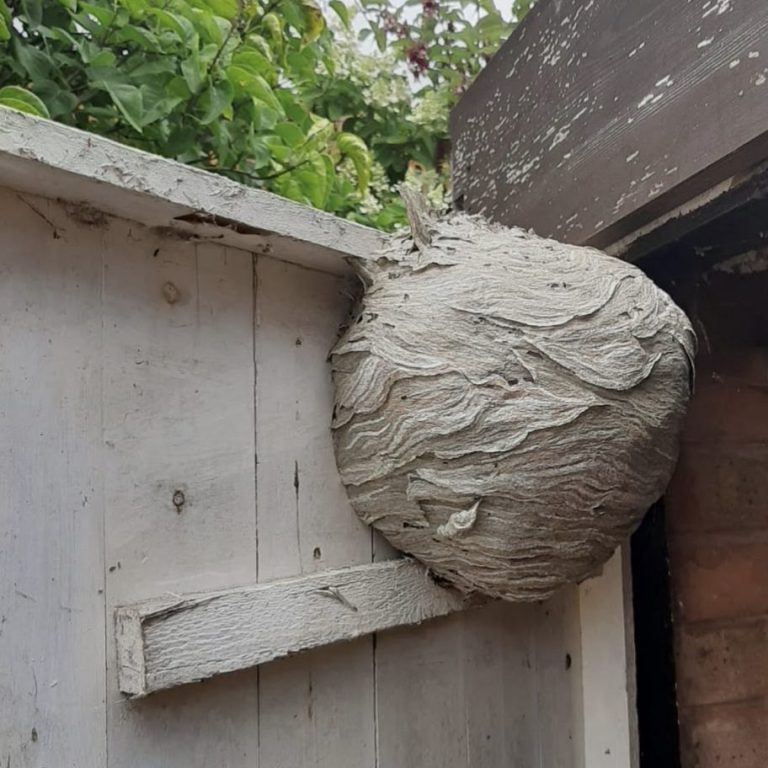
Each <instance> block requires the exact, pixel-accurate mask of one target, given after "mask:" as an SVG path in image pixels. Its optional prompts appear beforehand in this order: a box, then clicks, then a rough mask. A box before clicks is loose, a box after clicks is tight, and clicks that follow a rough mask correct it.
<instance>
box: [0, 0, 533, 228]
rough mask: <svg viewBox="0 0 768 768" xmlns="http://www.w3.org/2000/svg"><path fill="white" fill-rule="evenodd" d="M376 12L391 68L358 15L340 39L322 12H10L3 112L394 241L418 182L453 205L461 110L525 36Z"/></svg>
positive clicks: (31, 3)
mask: <svg viewBox="0 0 768 768" xmlns="http://www.w3.org/2000/svg"><path fill="white" fill-rule="evenodd" d="M362 1H363V6H364V14H365V15H364V20H365V23H364V25H363V26H364V28H363V30H362V32H361V36H362V37H363V38H365V37H366V36H373V38H375V40H376V42H377V43H378V45H379V48H380V49H381V51H380V52H370V53H363V52H362V51H361V47H360V44H359V43H358V42H357V40H356V39H355V36H354V34H353V33H352V31H351V27H352V26H353V25H354V24H355V21H354V20H353V19H351V18H350V15H351V14H350V11H349V9H348V8H347V7H346V6H345V5H344V4H343V2H342V0H330V2H329V5H330V7H331V8H332V9H333V12H334V18H335V19H336V21H335V26H336V28H335V29H333V30H331V29H329V27H328V24H327V23H326V22H327V20H326V18H325V17H324V16H323V14H322V12H321V11H320V9H319V7H318V6H317V5H316V3H315V0H88V1H86V0H0V105H4V106H8V107H12V108H14V109H20V110H22V111H26V112H30V113H32V114H37V115H41V116H45V117H48V116H50V117H51V118H53V119H55V120H58V121H60V122H64V123H67V124H70V125H74V126H77V127H79V128H82V129H85V130H88V131H92V132H94V133H99V134H102V135H105V136H108V137H110V138H112V139H115V140H117V141H121V142H124V143H126V144H130V145H133V146H136V147H139V148H141V149H144V150H147V151H150V152H155V153H158V154H161V155H165V156H168V157H172V158H174V159H176V160H179V161H181V162H185V163H191V164H194V165H197V166H199V167H202V168H206V169H208V170H211V171H214V172H217V173H222V174H225V175H227V176H230V177H232V178H235V179H237V180H239V181H242V182H244V183H247V184H251V185H254V186H258V187H261V188H265V189H268V190H271V191H273V192H276V193H278V194H280V195H283V196H285V197H289V198H291V199H294V200H297V201H300V202H303V203H307V204H310V205H313V206H315V207H318V208H323V209H325V210H329V211H332V212H334V213H336V214H339V215H342V216H347V217H350V218H353V219H356V220H358V221H361V222H363V223H367V224H371V225H373V226H377V227H380V228H383V229H392V228H393V227H394V226H397V225H399V224H402V223H403V222H404V221H405V213H404V210H403V206H402V204H401V202H400V200H399V197H398V196H397V193H396V185H397V184H398V183H399V182H401V181H402V180H403V179H408V180H409V181H410V182H412V183H417V184H419V185H421V186H422V188H424V190H425V191H427V192H428V193H430V194H431V195H432V197H433V198H434V199H435V200H438V199H441V198H442V197H443V196H444V194H445V190H446V188H447V168H446V166H445V162H444V161H445V158H446V156H447V114H448V110H449V108H450V106H451V105H452V104H453V103H454V102H455V100H456V98H457V97H458V95H459V94H460V93H461V92H462V91H463V90H464V89H465V88H466V86H467V84H468V83H469V82H470V81H471V79H472V78H473V77H474V75H475V74H476V73H477V72H478V71H479V70H480V68H481V66H482V65H483V63H484V61H485V60H486V59H487V57H488V56H489V55H490V53H492V52H493V51H494V50H495V49H496V48H497V47H498V45H499V43H500V42H501V40H502V39H503V38H504V37H505V36H506V34H508V32H509V31H510V28H511V26H510V24H509V23H507V22H504V21H503V19H502V18H501V16H500V15H499V13H498V11H496V9H495V7H494V6H493V3H492V0H479V5H478V4H476V3H475V2H474V0H473V2H472V3H469V2H468V0H440V2H439V4H438V3H437V2H436V0H406V5H405V6H404V7H397V6H394V5H392V4H391V2H392V0H362ZM528 2H529V0H517V4H516V9H517V11H518V12H521V11H522V10H525V7H526V6H527V4H528ZM6 3H7V4H6ZM468 9H470V10H472V12H473V13H474V14H475V17H476V18H474V19H472V18H470V14H469V10H468ZM409 19H410V20H409ZM357 25H358V26H359V21H358V22H357Z"/></svg>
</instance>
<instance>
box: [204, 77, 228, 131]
mask: <svg viewBox="0 0 768 768" xmlns="http://www.w3.org/2000/svg"><path fill="white" fill-rule="evenodd" d="M233 96H234V89H233V87H232V84H231V83H230V82H229V81H228V80H220V81H218V82H216V83H210V84H209V85H208V87H207V88H206V89H205V90H204V91H203V93H202V95H201V96H200V107H201V109H202V111H203V114H202V116H201V117H200V122H201V123H202V124H203V125H208V124H209V123H212V122H213V121H214V120H216V118H218V117H220V116H221V115H222V114H224V113H225V112H227V111H228V110H229V108H230V107H231V106H232V98H233Z"/></svg>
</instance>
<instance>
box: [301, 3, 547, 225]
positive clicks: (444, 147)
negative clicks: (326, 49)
mask: <svg viewBox="0 0 768 768" xmlns="http://www.w3.org/2000/svg"><path fill="white" fill-rule="evenodd" d="M361 3H362V8H363V17H364V22H365V23H364V25H363V29H362V30H361V32H360V35H359V36H360V38H361V40H363V41H366V40H369V39H373V40H375V42H376V45H377V48H378V54H376V53H373V54H367V55H366V54H363V53H362V52H361V50H360V46H359V45H355V44H354V43H351V42H350V41H348V40H347V41H344V40H341V41H338V42H337V45H336V50H337V56H336V57H335V60H336V61H337V66H336V77H335V78H334V77H332V76H331V77H329V79H328V80H325V81H324V85H323V87H322V89H320V92H319V95H317V94H316V95H315V97H314V98H315V103H316V105H317V106H318V108H319V110H320V111H321V112H322V113H323V114H326V115H327V116H328V117H330V118H331V119H334V120H338V119H343V120H344V125H345V126H347V127H348V129H349V130H351V131H353V132H354V133H355V134H357V135H359V136H361V137H362V138H363V139H364V140H365V141H366V142H367V144H368V145H369V147H370V148H371V152H372V155H373V157H374V170H373V178H374V183H373V184H372V186H371V189H370V192H369V194H368V195H367V197H366V199H365V200H364V201H363V203H362V204H361V205H358V207H357V208H356V210H354V211H352V212H350V214H349V215H350V216H351V217H352V218H355V219H357V220H359V221H362V222H364V223H368V224H372V225H373V226H377V227H380V228H383V229H389V228H391V227H392V226H393V225H395V224H402V223H403V222H404V221H405V212H404V209H403V206H402V203H401V201H400V198H399V195H398V194H397V189H396V184H397V183H398V182H400V181H402V180H403V179H405V180H406V181H407V182H408V183H410V184H413V185H415V186H418V187H420V189H421V191H422V192H423V193H424V194H426V195H427V196H428V197H429V198H430V199H431V200H432V201H433V203H435V204H437V205H440V204H442V203H444V202H446V201H447V198H448V195H449V175H450V174H449V168H448V155H449V142H448V113H449V112H450V109H451V107H452V106H453V105H454V104H455V103H456V101H457V100H458V99H459V98H460V96H461V94H462V93H464V91H465V90H466V89H467V87H468V86H469V84H470V83H471V82H472V80H473V79H474V78H475V77H476V76H477V74H478V73H479V72H480V70H481V69H482V68H483V66H485V64H486V63H487V62H488V60H489V59H490V57H491V55H492V54H493V53H495V51H496V50H497V49H498V48H499V46H500V45H501V43H502V42H503V41H504V40H505V39H506V38H507V37H508V36H509V34H510V33H511V32H512V30H513V29H514V27H515V25H516V23H517V22H518V21H519V20H520V19H521V18H522V17H523V16H524V15H525V14H526V13H527V12H528V10H529V8H530V7H531V5H532V3H533V0H514V2H513V3H512V16H513V17H512V19H511V20H505V19H504V18H503V17H502V15H501V14H500V13H499V11H498V10H497V8H496V6H495V5H494V2H493V0H439V1H438V0H404V2H401V3H400V4H396V3H393V2H392V0H361ZM330 74H331V73H329V75H330Z"/></svg>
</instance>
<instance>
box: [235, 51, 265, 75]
mask: <svg viewBox="0 0 768 768" xmlns="http://www.w3.org/2000/svg"><path fill="white" fill-rule="evenodd" d="M232 64H233V65H235V66H237V67H240V68H241V69H245V70H246V71H248V72H251V73H252V74H255V75H261V76H262V77H264V78H267V77H270V76H271V75H273V74H274V73H275V68H274V66H273V65H272V62H271V61H269V60H268V59H267V58H266V57H265V56H264V55H263V54H262V53H260V52H259V51H257V50H255V49H253V48H248V47H243V48H241V49H240V50H239V51H238V52H237V53H235V54H234V56H232Z"/></svg>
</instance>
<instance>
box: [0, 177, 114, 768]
mask: <svg viewBox="0 0 768 768" xmlns="http://www.w3.org/2000/svg"><path fill="white" fill-rule="evenodd" d="M0 208H2V210H3V245H2V249H0V434H2V446H1V447H0V574H1V576H0V765H2V766H4V768H7V766H25V768H33V767H39V768H42V767H43V766H52V765H57V766H59V765H60V766H90V765H94V766H95V765H104V764H105V761H106V745H105V725H106V713H105V701H104V685H105V680H104V675H105V672H104V594H103V587H104V569H103V550H102V545H103V512H104V506H103V497H102V489H101V480H100V459H99V443H100V439H101V409H100V388H101V371H100V365H101V255H102V233H101V232H100V231H98V230H93V231H91V230H88V229H85V228H83V227H82V226H80V225H79V224H78V223H77V222H75V221H73V220H71V219H69V218H68V217H67V215H66V214H65V213H64V211H63V209H62V208H61V207H60V206H58V205H57V204H55V203H52V202H50V201H46V200H42V199H38V198H34V197H27V196H24V197H22V196H18V195H16V194H14V193H11V192H8V191H2V192H0Z"/></svg>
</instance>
